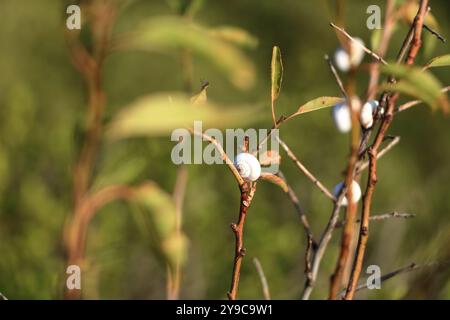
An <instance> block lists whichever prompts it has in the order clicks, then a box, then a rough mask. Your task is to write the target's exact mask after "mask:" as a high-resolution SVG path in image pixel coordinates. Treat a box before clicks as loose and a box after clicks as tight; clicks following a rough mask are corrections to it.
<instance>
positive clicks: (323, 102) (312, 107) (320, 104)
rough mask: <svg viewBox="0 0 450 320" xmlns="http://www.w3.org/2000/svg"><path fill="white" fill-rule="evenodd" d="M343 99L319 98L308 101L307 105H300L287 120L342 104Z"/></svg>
mask: <svg viewBox="0 0 450 320" xmlns="http://www.w3.org/2000/svg"><path fill="white" fill-rule="evenodd" d="M343 101H344V99H343V98H339V97H319V98H316V99H313V100H311V101H308V102H307V103H305V104H303V105H301V106H300V107H299V108H298V110H297V112H295V113H294V114H293V115H291V116H290V117H289V118H292V117H295V116H298V115H300V114H303V113H307V112H312V111H317V110H320V109H323V108H328V107H332V106H334V105H336V104H338V103H341V102H343Z"/></svg>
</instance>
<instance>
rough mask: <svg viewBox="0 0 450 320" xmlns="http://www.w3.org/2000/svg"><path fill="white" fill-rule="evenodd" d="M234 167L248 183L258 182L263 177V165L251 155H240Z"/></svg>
mask: <svg viewBox="0 0 450 320" xmlns="http://www.w3.org/2000/svg"><path fill="white" fill-rule="evenodd" d="M234 165H235V166H236V169H237V170H238V172H239V174H240V175H241V177H242V178H243V179H244V180H246V181H256V180H258V178H259V176H260V175H261V164H260V163H259V161H258V159H257V158H256V157H255V156H254V155H252V154H250V153H245V152H243V153H239V154H238V155H237V156H236V159H235V161H234Z"/></svg>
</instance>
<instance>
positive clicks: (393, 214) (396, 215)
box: [336, 211, 416, 228]
mask: <svg viewBox="0 0 450 320" xmlns="http://www.w3.org/2000/svg"><path fill="white" fill-rule="evenodd" d="M415 216H416V215H415V214H414V213H400V212H397V211H394V212H391V213H383V214H378V215H374V216H370V217H369V220H370V221H382V220H386V219H391V218H400V219H410V218H414V217H415ZM360 222H361V220H360V219H357V220H356V221H355V223H360ZM344 224H345V221H339V222H338V223H336V228H341V227H343V226H344Z"/></svg>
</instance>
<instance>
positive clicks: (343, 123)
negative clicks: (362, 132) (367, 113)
mask: <svg viewBox="0 0 450 320" xmlns="http://www.w3.org/2000/svg"><path fill="white" fill-rule="evenodd" d="M352 107H353V108H355V109H356V110H358V111H359V109H360V108H361V101H360V100H359V98H358V97H356V96H355V97H353V98H352ZM332 112H333V120H334V123H335V125H336V128H337V129H338V130H339V131H340V132H342V133H346V132H349V131H350V130H351V129H352V117H351V112H350V108H349V105H348V103H347V102H346V101H345V102H342V103H339V104H337V105H335V106H334V107H333V111H332Z"/></svg>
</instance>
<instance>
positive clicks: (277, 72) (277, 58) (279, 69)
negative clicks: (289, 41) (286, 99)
mask: <svg viewBox="0 0 450 320" xmlns="http://www.w3.org/2000/svg"><path fill="white" fill-rule="evenodd" d="M270 69H271V80H272V101H275V100H276V99H277V98H278V96H279V94H280V91H281V82H282V80H283V61H282V60H281V51H280V48H278V47H277V46H274V47H273V49H272V63H271V68H270Z"/></svg>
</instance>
